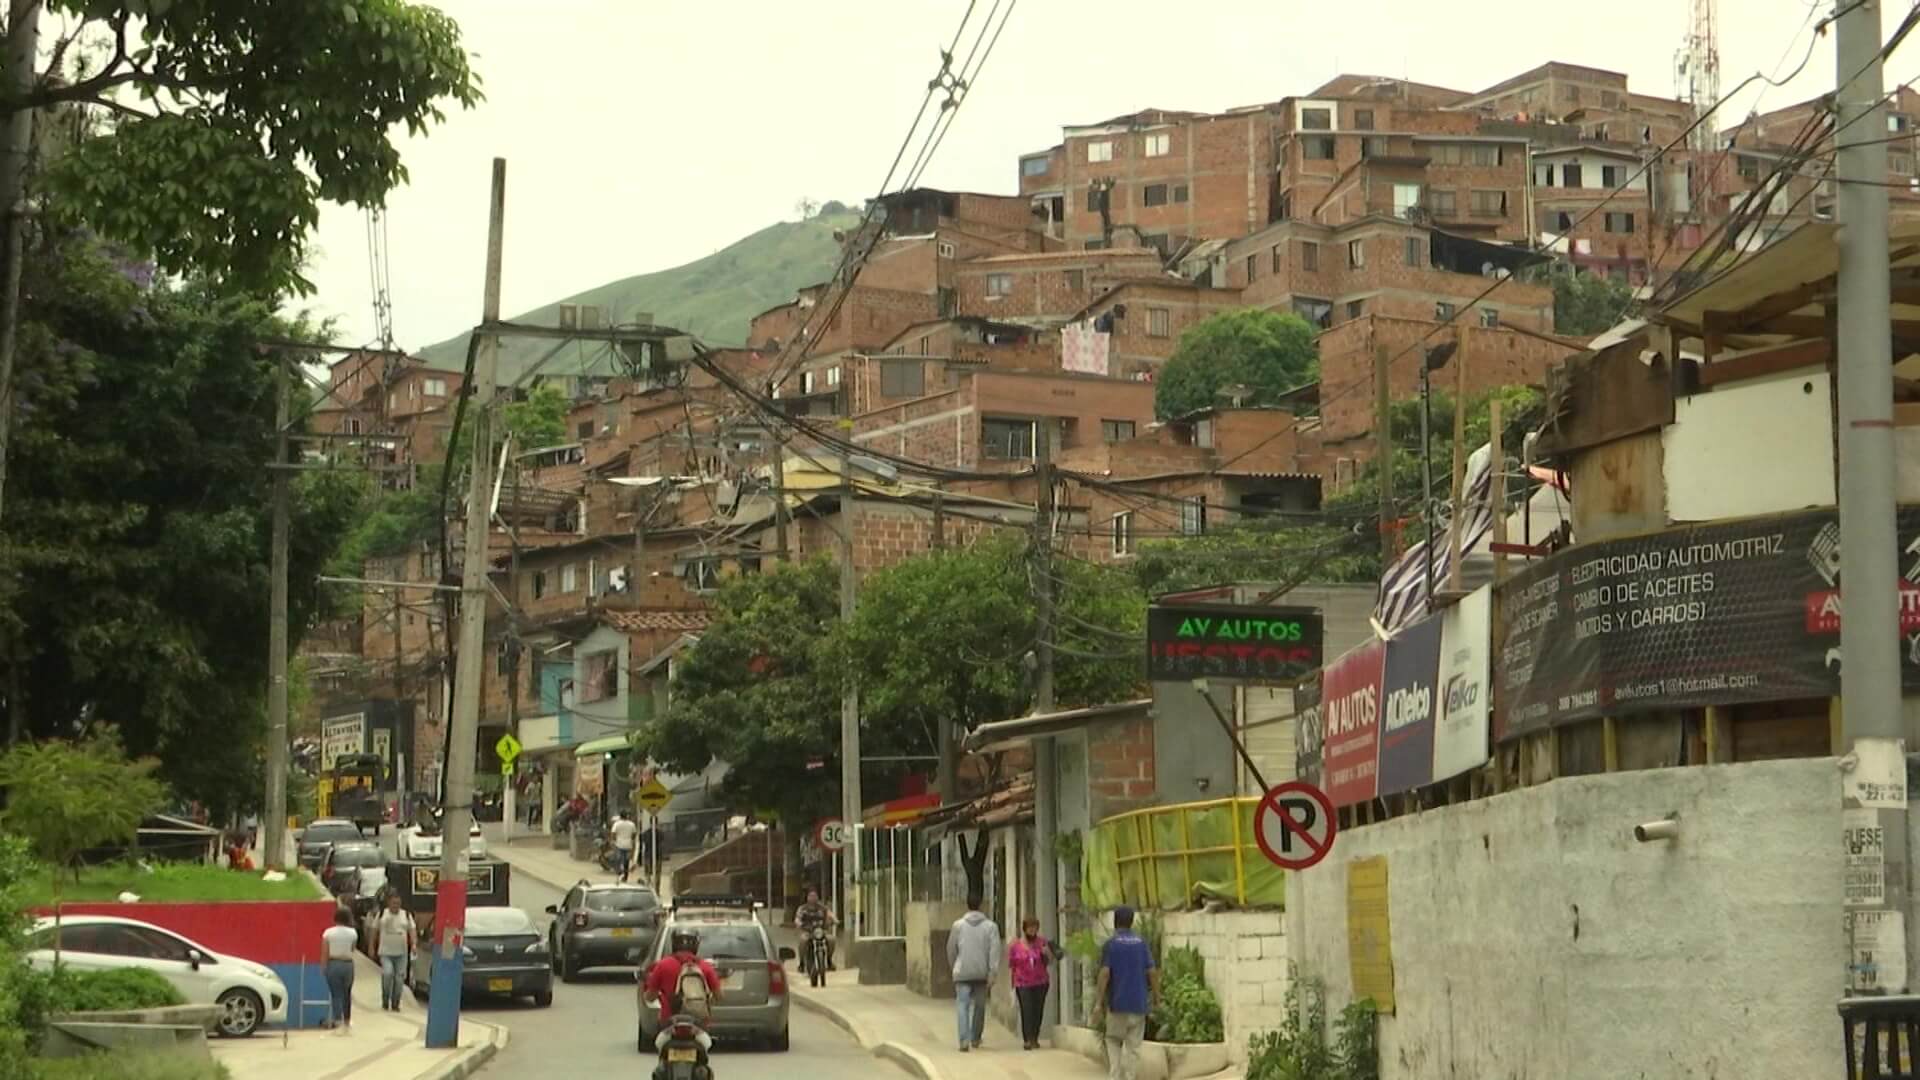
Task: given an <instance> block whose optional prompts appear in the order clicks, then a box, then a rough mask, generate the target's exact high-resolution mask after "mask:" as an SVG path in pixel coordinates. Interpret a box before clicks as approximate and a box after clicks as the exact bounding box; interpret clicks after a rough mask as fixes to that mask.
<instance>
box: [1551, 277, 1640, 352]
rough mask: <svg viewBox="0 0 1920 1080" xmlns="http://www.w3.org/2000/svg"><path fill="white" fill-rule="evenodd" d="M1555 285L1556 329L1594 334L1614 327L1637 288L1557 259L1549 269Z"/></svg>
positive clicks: (1587, 335)
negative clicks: (1634, 289)
mask: <svg viewBox="0 0 1920 1080" xmlns="http://www.w3.org/2000/svg"><path fill="white" fill-rule="evenodd" d="M1548 280H1549V282H1550V283H1551V284H1552V285H1553V332H1554V333H1556V334H1566V335H1569V336H1571V337H1591V336H1593V335H1596V334H1602V333H1605V332H1606V331H1608V330H1610V329H1612V328H1613V325H1614V324H1615V323H1617V322H1619V321H1620V320H1621V319H1623V318H1625V317H1626V314H1627V309H1628V308H1629V307H1630V306H1632V304H1633V289H1632V287H1631V286H1629V285H1628V284H1627V283H1626V282H1624V281H1615V280H1614V279H1612V278H1610V277H1608V276H1606V275H1605V274H1594V273H1588V272H1586V271H1583V270H1578V269H1576V268H1574V267H1572V266H1568V265H1566V264H1564V263H1556V264H1554V266H1553V269H1552V270H1551V271H1549V273H1548Z"/></svg>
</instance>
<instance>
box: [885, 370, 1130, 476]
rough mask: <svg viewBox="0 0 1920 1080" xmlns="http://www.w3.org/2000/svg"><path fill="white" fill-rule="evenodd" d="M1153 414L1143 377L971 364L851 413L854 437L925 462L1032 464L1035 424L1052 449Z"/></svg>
mask: <svg viewBox="0 0 1920 1080" xmlns="http://www.w3.org/2000/svg"><path fill="white" fill-rule="evenodd" d="M1152 422H1153V387H1152V386H1150V385H1148V384H1146V383H1139V382H1126V381H1121V380H1117V379H1105V378H1101V377H1099V376H1097V375H1079V374H1069V373H1065V372H1057V373H1049V374H1037V373H1028V372H1017V371H996V370H991V369H988V370H971V371H965V372H963V373H962V378H961V379H960V380H959V381H958V383H957V385H955V386H953V387H951V388H948V389H944V390H940V391H937V392H934V393H930V394H928V395H927V396H925V397H922V398H919V399H917V400H914V401H908V402H903V403H900V404H895V405H889V406H886V407H883V408H880V409H875V410H872V411H870V412H865V413H861V414H859V415H856V416H855V417H853V440H854V442H856V443H859V444H862V445H867V446H872V447H874V448H876V449H878V450H882V451H884V452H886V453H889V454H896V455H899V456H901V457H907V458H911V459H913V460H915V461H921V462H925V463H927V464H929V465H940V466H946V467H949V468H958V469H977V470H985V471H994V470H1018V469H1025V468H1028V467H1030V466H1031V464H1032V462H1033V454H1034V429H1035V425H1036V424H1042V423H1050V424H1052V425H1054V427H1053V429H1052V430H1053V431H1054V432H1055V434H1054V435H1053V443H1052V445H1053V448H1054V450H1055V452H1056V453H1065V452H1066V451H1068V450H1071V449H1074V448H1077V447H1081V446H1088V445H1093V444H1096V443H1100V442H1104V441H1106V440H1108V439H1115V440H1118V439H1123V438H1131V437H1132V435H1133V433H1135V432H1137V431H1141V430H1144V429H1145V428H1146V426H1147V425H1148V424H1150V423H1152Z"/></svg>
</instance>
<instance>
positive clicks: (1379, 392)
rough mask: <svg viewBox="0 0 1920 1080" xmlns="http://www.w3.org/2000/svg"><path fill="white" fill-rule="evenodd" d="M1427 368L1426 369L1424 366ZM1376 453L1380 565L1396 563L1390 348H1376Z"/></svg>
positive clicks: (1383, 346)
mask: <svg viewBox="0 0 1920 1080" xmlns="http://www.w3.org/2000/svg"><path fill="white" fill-rule="evenodd" d="M1423 370H1424V369H1423ZM1373 446H1374V450H1373V456H1374V469H1375V472H1376V473H1377V474H1378V477H1379V480H1380V565H1381V566H1392V565H1393V396H1392V391H1391V390H1390V389H1389V386H1388V383H1387V347H1386V346H1385V345H1375V346H1374V347H1373Z"/></svg>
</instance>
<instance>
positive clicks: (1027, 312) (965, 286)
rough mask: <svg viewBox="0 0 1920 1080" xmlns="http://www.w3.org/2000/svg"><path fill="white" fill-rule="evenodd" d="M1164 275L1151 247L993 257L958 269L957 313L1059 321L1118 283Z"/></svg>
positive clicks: (1157, 257) (987, 316) (965, 264)
mask: <svg viewBox="0 0 1920 1080" xmlns="http://www.w3.org/2000/svg"><path fill="white" fill-rule="evenodd" d="M1160 275H1161V260H1160V253H1159V252H1157V251H1155V250H1153V249H1152V248H1141V247H1129V248H1117V249H1114V250H1094V251H1084V250H1082V251H1051V252H1045V253H1040V254H1031V255H992V256H988V257H986V258H981V259H975V260H973V261H972V262H968V263H964V264H962V265H961V266H960V267H959V268H958V272H957V274H956V284H957V285H958V306H957V308H956V310H957V311H958V312H959V313H960V314H963V315H977V316H981V317H984V318H989V319H997V320H1002V321H1008V320H1033V321H1040V322H1045V321H1053V322H1058V321H1061V320H1064V319H1066V318H1067V317H1069V316H1071V315H1072V314H1073V313H1074V312H1076V311H1078V310H1080V309H1081V308H1083V307H1085V306H1086V305H1087V304H1088V303H1089V302H1090V301H1092V300H1093V298H1094V297H1096V296H1099V295H1100V294H1101V293H1102V292H1105V291H1106V290H1107V289H1110V288H1112V287H1113V285H1114V283H1116V282H1118V281H1122V280H1127V279H1131V278H1153V277H1158V276H1160Z"/></svg>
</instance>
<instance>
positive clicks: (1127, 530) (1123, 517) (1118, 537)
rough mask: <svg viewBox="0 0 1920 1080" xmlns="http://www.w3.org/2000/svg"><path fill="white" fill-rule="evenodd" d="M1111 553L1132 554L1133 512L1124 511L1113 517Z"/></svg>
mask: <svg viewBox="0 0 1920 1080" xmlns="http://www.w3.org/2000/svg"><path fill="white" fill-rule="evenodd" d="M1113 553H1114V554H1115V555H1116V556H1118V555H1131V554H1133V511H1131V510H1126V511H1123V512H1121V513H1118V514H1115V515H1113Z"/></svg>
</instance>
